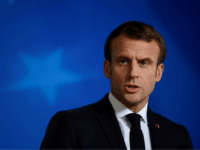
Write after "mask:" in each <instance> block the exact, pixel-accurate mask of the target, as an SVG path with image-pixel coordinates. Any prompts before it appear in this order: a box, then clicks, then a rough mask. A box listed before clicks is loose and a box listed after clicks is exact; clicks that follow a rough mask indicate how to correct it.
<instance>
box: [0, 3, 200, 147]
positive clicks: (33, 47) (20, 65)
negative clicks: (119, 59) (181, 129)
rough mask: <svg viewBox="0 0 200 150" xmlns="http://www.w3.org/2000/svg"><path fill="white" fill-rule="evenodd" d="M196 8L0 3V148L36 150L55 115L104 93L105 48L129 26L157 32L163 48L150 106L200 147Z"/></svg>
mask: <svg viewBox="0 0 200 150" xmlns="http://www.w3.org/2000/svg"><path fill="white" fill-rule="evenodd" d="M199 8H200V2H199V0H193V1H183V0H182V1H179V0H175V1H174V0H173V1H170V0H163V1H158V0H151V1H147V0H125V1H124V0H95V1H92V0H0V99H1V101H0V117H1V119H0V149H10V148H12V149H24V148H26V149H38V148H39V147H40V144H41V142H42V139H43V137H44V134H45V130H46V127H47V125H48V123H49V121H50V119H51V117H52V116H53V115H54V114H55V113H56V112H58V111H59V110H67V109H72V108H77V107H81V106H84V105H87V104H90V103H94V102H97V101H98V100H100V99H101V98H102V97H103V96H104V95H105V94H106V93H109V92H110V80H109V79H107V78H106V77H105V76H104V73H103V62H104V44H105V41H106V38H107V36H108V35H109V34H110V32H111V31H112V30H113V29H115V28H116V27H117V26H119V25H120V24H122V23H124V22H125V21H129V20H137V21H142V22H144V23H147V24H150V25H152V26H154V27H155V29H156V30H157V31H158V32H160V33H161V35H162V36H163V37H164V39H165V41H166V45H167V57H166V60H165V62H164V65H165V68H164V73H163V77H162V79H161V81H160V82H159V83H157V84H156V86H155V90H154V91H153V93H152V94H151V95H150V98H149V105H150V107H151V108H152V110H153V111H155V112H157V113H159V114H161V115H163V116H165V117H167V118H169V119H171V120H172V121H174V122H176V123H178V124H182V125H184V126H186V127H187V129H188V131H189V133H190V135H191V139H192V142H193V145H194V148H195V149H197V148H200V130H199V124H200V117H199V114H200V110H199V106H200V99H199V93H200V87H199V85H200V79H199V76H200V66H199V63H200V62H199V56H200V51H199V47H200V41H199V40H200V38H199V35H200V30H199V27H200V9H199Z"/></svg>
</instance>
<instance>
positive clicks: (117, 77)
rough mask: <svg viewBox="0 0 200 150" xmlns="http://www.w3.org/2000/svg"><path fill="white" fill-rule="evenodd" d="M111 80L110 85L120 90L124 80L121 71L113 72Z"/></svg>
mask: <svg viewBox="0 0 200 150" xmlns="http://www.w3.org/2000/svg"><path fill="white" fill-rule="evenodd" d="M111 78H112V84H113V85H115V86H116V88H120V87H121V85H122V84H123V82H124V80H125V74H123V73H122V71H119V70H117V69H116V70H114V72H112V75H111Z"/></svg>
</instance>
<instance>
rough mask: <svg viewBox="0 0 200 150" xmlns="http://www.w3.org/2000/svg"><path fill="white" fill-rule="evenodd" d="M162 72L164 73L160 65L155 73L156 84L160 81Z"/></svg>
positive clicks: (162, 66)
mask: <svg viewBox="0 0 200 150" xmlns="http://www.w3.org/2000/svg"><path fill="white" fill-rule="evenodd" d="M163 71H164V65H163V64H160V65H159V66H158V69H157V72H156V82H159V81H160V80H161V78H162V73H163Z"/></svg>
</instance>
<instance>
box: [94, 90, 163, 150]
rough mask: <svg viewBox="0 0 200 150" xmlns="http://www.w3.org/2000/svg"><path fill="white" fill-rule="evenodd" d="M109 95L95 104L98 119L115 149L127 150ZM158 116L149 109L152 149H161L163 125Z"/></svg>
mask: <svg viewBox="0 0 200 150" xmlns="http://www.w3.org/2000/svg"><path fill="white" fill-rule="evenodd" d="M108 94H109V93H107V94H106V95H105V96H104V97H103V98H102V99H101V100H100V101H98V102H97V103H95V108H96V110H97V112H98V113H97V115H96V117H97V119H98V121H99V122H100V124H101V126H102V128H103V130H104V131H105V134H106V136H107V138H108V141H109V142H110V145H111V147H112V148H113V149H126V145H125V142H124V138H123V135H122V132H121V129H120V126H119V123H118V121H117V118H116V116H115V111H114V109H113V107H112V105H111V103H110V101H109V99H108ZM157 116H158V115H157V114H156V113H154V112H153V111H152V110H151V109H150V107H149V106H148V107H147V121H148V127H149V131H150V139H151V146H152V149H159V148H160V144H161V143H160V140H159V139H160V131H161V130H162V123H161V122H160V121H159V119H158V118H157Z"/></svg>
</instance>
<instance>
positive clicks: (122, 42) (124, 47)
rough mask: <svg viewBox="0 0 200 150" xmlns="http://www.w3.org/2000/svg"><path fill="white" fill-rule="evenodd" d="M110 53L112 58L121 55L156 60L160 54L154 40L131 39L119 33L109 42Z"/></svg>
mask: <svg viewBox="0 0 200 150" xmlns="http://www.w3.org/2000/svg"><path fill="white" fill-rule="evenodd" d="M111 54H112V57H113V58H114V59H116V58H117V57H118V56H122V55H123V56H127V57H137V58H143V57H150V58H151V59H152V60H154V61H156V60H157V59H158V56H159V54H160V48H159V46H158V44H157V42H155V40H152V41H151V42H146V41H144V40H136V39H131V38H129V37H127V36H126V35H120V36H119V37H117V38H115V39H114V40H113V41H112V43H111Z"/></svg>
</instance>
